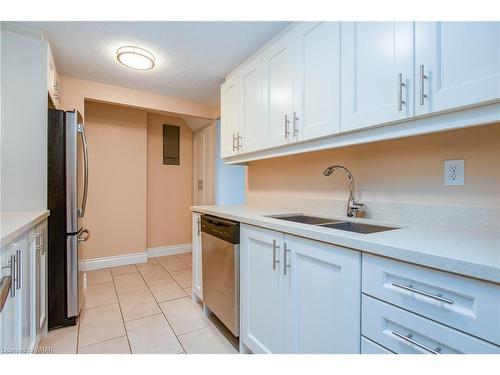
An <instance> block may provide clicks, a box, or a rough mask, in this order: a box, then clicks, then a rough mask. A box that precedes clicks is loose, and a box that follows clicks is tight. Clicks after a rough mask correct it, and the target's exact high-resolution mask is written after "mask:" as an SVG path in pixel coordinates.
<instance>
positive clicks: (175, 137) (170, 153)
mask: <svg viewBox="0 0 500 375" xmlns="http://www.w3.org/2000/svg"><path fill="white" fill-rule="evenodd" d="M180 133H181V128H180V127H179V126H173V125H163V164H168V165H180V161H181V160H180V153H181V146H180V143H181V141H180Z"/></svg>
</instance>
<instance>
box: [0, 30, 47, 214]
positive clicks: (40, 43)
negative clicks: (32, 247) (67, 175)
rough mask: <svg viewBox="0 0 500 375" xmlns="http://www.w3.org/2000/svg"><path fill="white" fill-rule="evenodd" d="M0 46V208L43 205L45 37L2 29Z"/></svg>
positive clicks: (17, 208)
mask: <svg viewBox="0 0 500 375" xmlns="http://www.w3.org/2000/svg"><path fill="white" fill-rule="evenodd" d="M4 26H5V24H2V27H4ZM1 51H2V52H1V76H2V78H1V91H2V93H1V135H0V137H1V192H0V194H1V203H0V204H1V207H0V209H1V210H2V211H13V210H41V209H46V208H47V42H46V41H45V40H43V39H42V38H41V37H40V36H34V35H24V34H21V33H17V32H13V31H10V30H6V29H5V28H3V29H2V35H1Z"/></svg>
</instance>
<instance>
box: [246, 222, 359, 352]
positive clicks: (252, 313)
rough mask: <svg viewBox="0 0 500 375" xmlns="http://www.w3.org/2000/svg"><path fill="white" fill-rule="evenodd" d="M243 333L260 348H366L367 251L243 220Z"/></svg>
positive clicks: (250, 344) (252, 346)
mask: <svg viewBox="0 0 500 375" xmlns="http://www.w3.org/2000/svg"><path fill="white" fill-rule="evenodd" d="M240 246H241V261H240V272H241V337H240V339H241V340H243V343H244V344H245V345H246V346H247V347H248V348H249V349H250V350H251V351H253V352H254V353H359V351H360V331H359V321H360V293H361V285H360V283H361V275H360V272H361V268H360V263H361V258H360V253H359V252H357V251H354V250H349V249H345V248H341V247H337V246H333V245H328V244H324V243H320V242H317V241H311V240H306V239H303V238H299V237H295V236H290V235H285V234H283V233H280V232H275V231H270V230H267V229H262V228H257V227H253V226H248V225H242V226H241V244H240Z"/></svg>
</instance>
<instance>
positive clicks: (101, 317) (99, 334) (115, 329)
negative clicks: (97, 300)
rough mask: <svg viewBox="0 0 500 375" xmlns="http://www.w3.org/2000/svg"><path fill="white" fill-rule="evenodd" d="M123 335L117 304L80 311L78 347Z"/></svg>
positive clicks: (123, 330)
mask: <svg viewBox="0 0 500 375" xmlns="http://www.w3.org/2000/svg"><path fill="white" fill-rule="evenodd" d="M124 335H125V327H124V326H123V320H122V316H121V313H120V307H119V306H118V304H114V305H106V306H100V307H95V308H92V309H87V310H83V311H82V313H81V317H80V333H79V342H78V346H87V345H91V344H96V343H99V342H101V341H104V340H109V339H113V338H116V337H120V336H124Z"/></svg>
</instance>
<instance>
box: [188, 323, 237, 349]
mask: <svg viewBox="0 0 500 375" xmlns="http://www.w3.org/2000/svg"><path fill="white" fill-rule="evenodd" d="M179 340H180V342H181V344H182V346H183V347H184V349H185V350H186V353H187V354H237V353H238V352H237V351H236V349H235V348H234V347H233V346H232V345H231V344H230V343H229V341H227V340H226V338H225V337H224V336H223V335H222V333H220V332H219V331H218V330H217V328H215V327H214V326H212V325H209V326H208V327H205V328H201V329H197V330H196V331H192V332H189V333H186V334H184V335H180V336H179Z"/></svg>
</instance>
